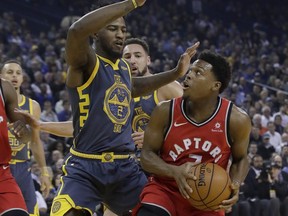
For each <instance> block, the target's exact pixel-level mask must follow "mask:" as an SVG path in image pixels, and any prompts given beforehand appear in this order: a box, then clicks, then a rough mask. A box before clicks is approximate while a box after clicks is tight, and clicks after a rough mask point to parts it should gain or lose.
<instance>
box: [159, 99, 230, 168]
mask: <svg viewBox="0 0 288 216" xmlns="http://www.w3.org/2000/svg"><path fill="white" fill-rule="evenodd" d="M232 106H233V104H232V103H231V102H230V101H228V100H226V99H224V98H220V97H219V100H218V105H217V108H216V109H215V111H214V113H213V114H212V115H211V116H210V117H209V118H208V119H207V120H206V121H204V122H201V123H196V122H194V121H193V120H192V119H190V118H189V117H188V116H187V115H186V113H185V109H184V107H185V105H184V100H183V99H182V98H176V99H173V100H172V101H171V110H170V111H171V116H170V119H171V123H170V127H169V129H168V130H167V133H166V136H165V139H164V143H163V147H162V149H161V158H162V159H163V160H164V161H166V162H167V163H169V164H175V165H181V164H183V163H185V162H195V163H204V162H211V163H216V164H218V165H220V166H221V167H223V168H224V169H226V168H227V165H228V161H229V158H230V154H231V150H230V143H231V141H230V138H229V128H228V125H229V118H230V113H231V109H232Z"/></svg>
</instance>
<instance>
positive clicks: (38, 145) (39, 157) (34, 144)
mask: <svg viewBox="0 0 288 216" xmlns="http://www.w3.org/2000/svg"><path fill="white" fill-rule="evenodd" d="M31 150H32V154H33V156H34V158H35V161H36V162H37V163H38V165H39V167H40V169H41V173H42V174H43V173H47V169H46V160H45V153H44V148H43V144H42V142H41V140H40V136H39V131H38V130H32V140H31Z"/></svg>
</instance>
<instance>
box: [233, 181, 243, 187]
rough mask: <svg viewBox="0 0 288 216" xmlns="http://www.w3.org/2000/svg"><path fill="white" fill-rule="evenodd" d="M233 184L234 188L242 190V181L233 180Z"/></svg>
mask: <svg viewBox="0 0 288 216" xmlns="http://www.w3.org/2000/svg"><path fill="white" fill-rule="evenodd" d="M232 184H233V185H234V187H236V188H240V186H241V181H239V180H237V179H233V180H232Z"/></svg>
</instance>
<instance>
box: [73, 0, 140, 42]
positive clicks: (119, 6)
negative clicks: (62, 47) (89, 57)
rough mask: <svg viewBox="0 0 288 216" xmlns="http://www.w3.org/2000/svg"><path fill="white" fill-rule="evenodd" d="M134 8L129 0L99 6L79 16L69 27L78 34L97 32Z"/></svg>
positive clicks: (84, 34)
mask: <svg viewBox="0 0 288 216" xmlns="http://www.w3.org/2000/svg"><path fill="white" fill-rule="evenodd" d="M134 8H135V7H134V5H133V3H132V1H131V0H126V1H122V2H118V3H115V4H111V5H108V6H106V7H101V8H99V9H96V10H94V11H91V12H90V13H88V14H86V15H85V16H83V17H81V18H80V19H79V20H77V21H76V22H75V23H74V24H73V25H72V26H71V28H70V29H71V30H73V32H75V33H77V34H78V35H82V36H84V37H88V36H90V35H91V34H94V33H96V32H98V31H99V30H100V29H102V28H103V27H105V26H106V25H108V24H109V23H111V22H112V21H114V20H116V19H118V18H120V17H123V16H125V15H126V14H128V13H129V12H130V11H132V10H133V9H134Z"/></svg>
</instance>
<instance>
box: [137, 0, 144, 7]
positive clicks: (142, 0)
mask: <svg viewBox="0 0 288 216" xmlns="http://www.w3.org/2000/svg"><path fill="white" fill-rule="evenodd" d="M135 2H136V4H137V6H138V7H141V6H143V5H144V3H145V2H146V0H135Z"/></svg>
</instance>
